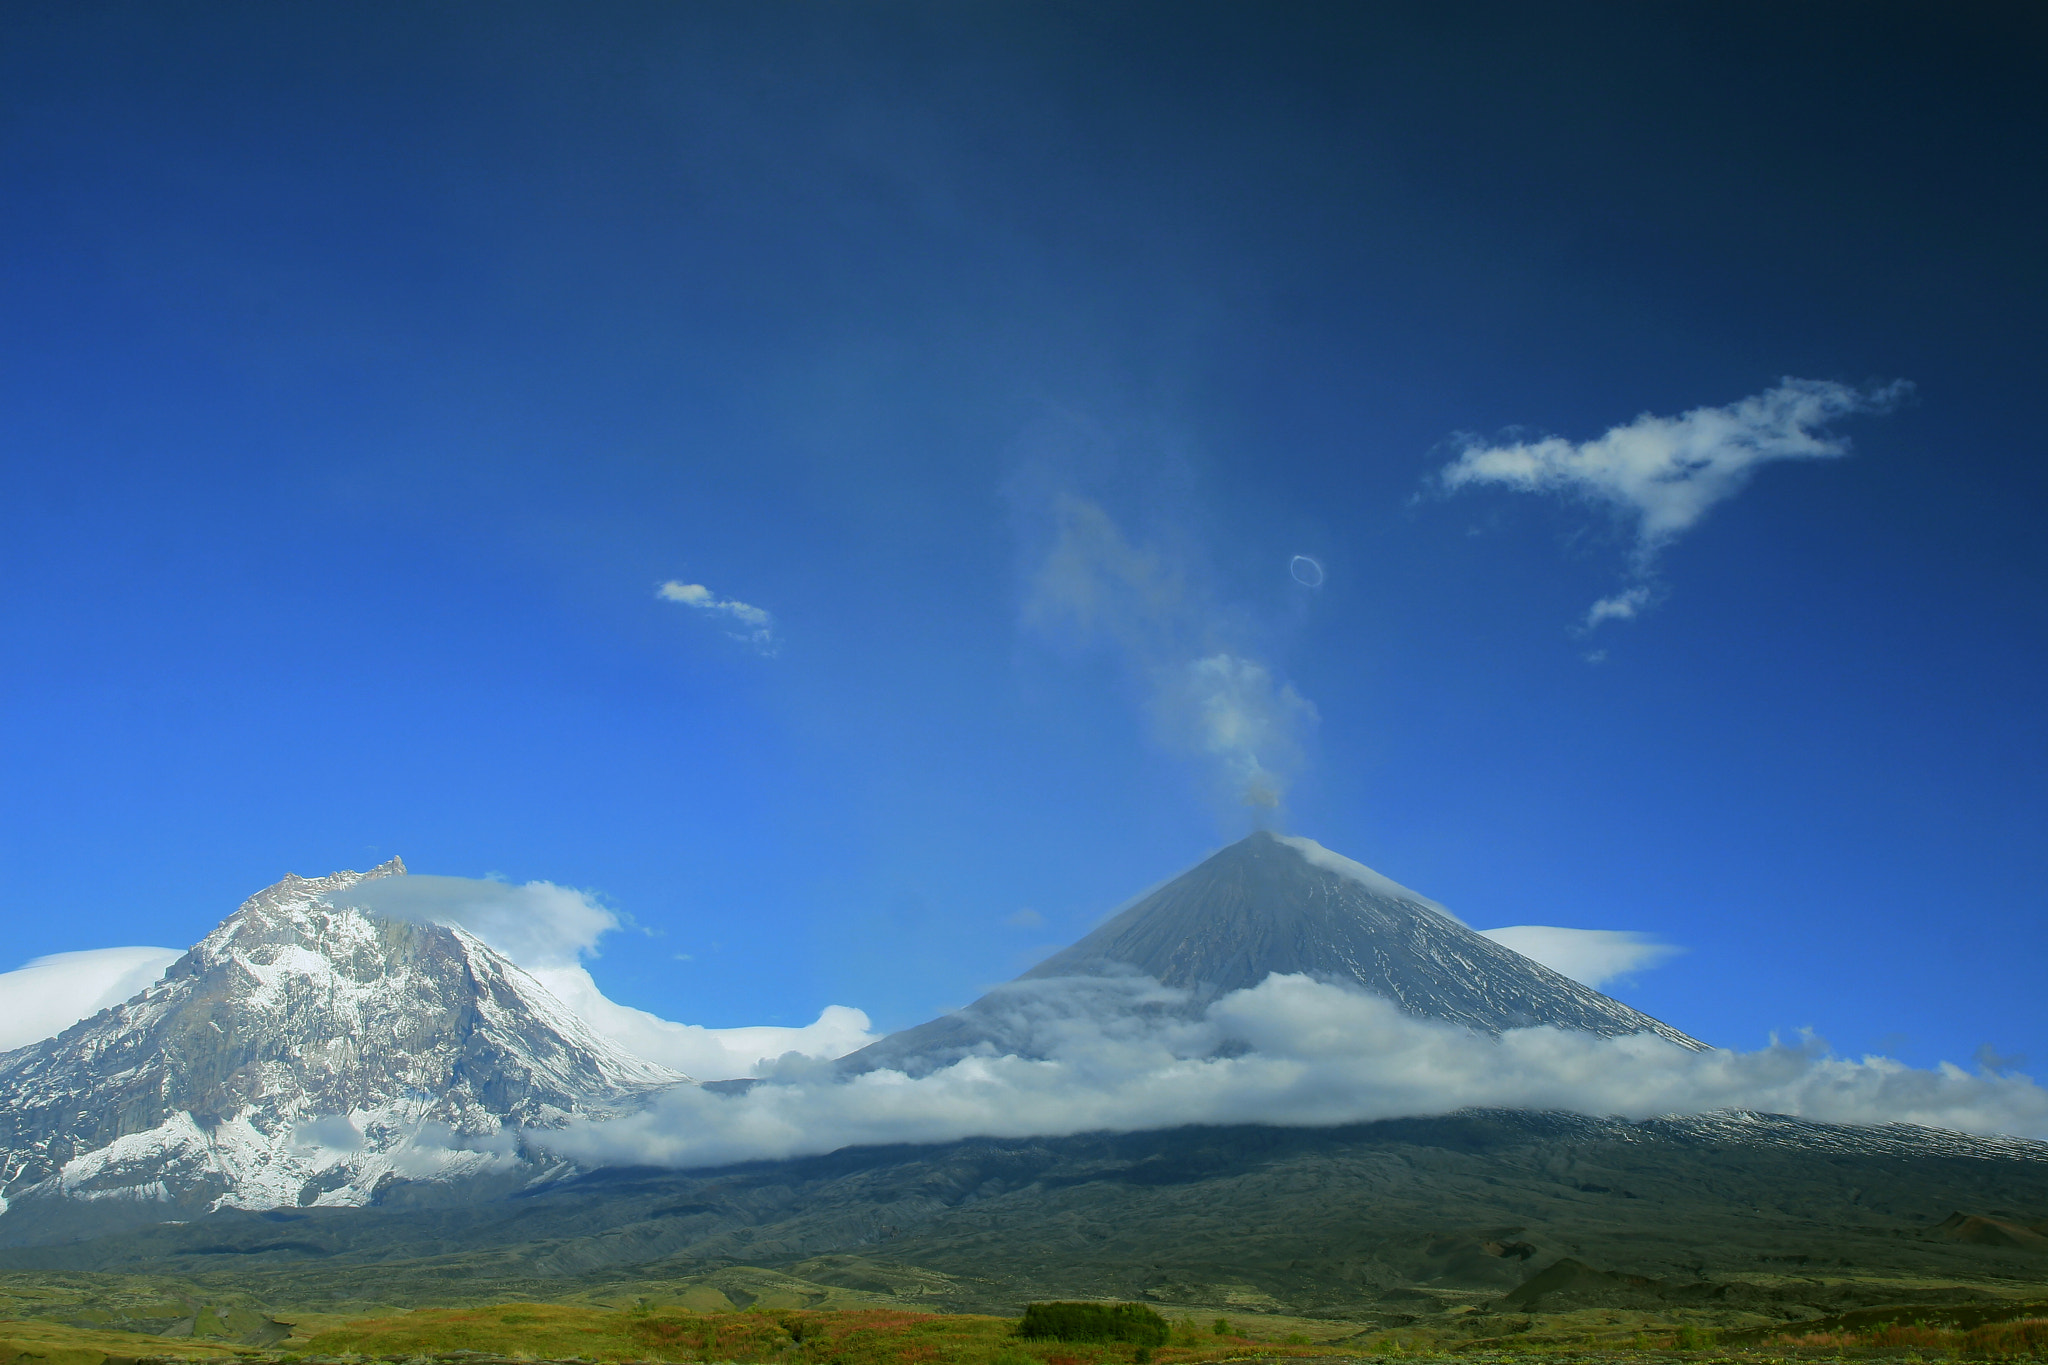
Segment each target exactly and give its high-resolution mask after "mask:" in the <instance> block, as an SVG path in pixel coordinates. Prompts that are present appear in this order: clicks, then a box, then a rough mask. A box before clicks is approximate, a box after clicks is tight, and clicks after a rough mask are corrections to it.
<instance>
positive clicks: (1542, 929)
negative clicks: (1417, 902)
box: [1479, 924, 1685, 987]
mask: <svg viewBox="0 0 2048 1365" xmlns="http://www.w3.org/2000/svg"><path fill="white" fill-rule="evenodd" d="M1479 932H1480V933H1481V934H1482V935H1484V936H1485V937H1487V938H1490V939H1492V940H1493V941H1494V942H1495V943H1498V944H1500V945H1501V946H1502V947H1504V948H1512V949H1514V950H1515V951H1516V952H1518V953H1520V954H1521V955H1522V956H1523V957H1527V958H1533V959H1535V960H1536V961H1538V962H1540V963H1542V964H1543V965H1544V966H1546V967H1548V968H1550V970H1552V971H1553V972H1560V973H1562V974H1564V975H1565V976H1568V977H1570V978H1571V979H1572V980H1574V981H1578V982H1583V983H1584V984H1585V985H1588V986H1594V987H1597V986H1599V985H1600V984H1601V983H1602V982H1604V981H1612V980H1614V979H1615V978H1617V977H1623V976H1627V975H1629V974H1630V973H1632V972H1639V971H1643V970H1645V969H1647V968H1650V967H1655V966H1657V965H1658V964H1660V963H1663V962H1667V961H1669V960H1670V959H1672V958H1674V957H1676V956H1678V954H1680V953H1682V952H1684V951H1685V949H1683V948H1681V947H1679V946H1677V945H1676V944H1672V943H1659V942H1657V941H1656V940H1655V939H1653V938H1649V937H1647V936H1646V935H1643V934H1638V933H1635V932H1633V931H1632V930H1628V929H1557V928H1553V927H1551V926H1550V925H1547V924H1516V925H1510V926H1509V927H1508V928H1505V929H1481V930H1480V931H1479Z"/></svg>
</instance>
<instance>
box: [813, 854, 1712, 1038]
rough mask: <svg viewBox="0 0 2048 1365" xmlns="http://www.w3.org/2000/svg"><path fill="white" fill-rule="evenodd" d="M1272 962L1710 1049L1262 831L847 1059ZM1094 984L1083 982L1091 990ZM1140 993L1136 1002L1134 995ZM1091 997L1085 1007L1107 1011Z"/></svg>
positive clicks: (1396, 889)
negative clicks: (1001, 982)
mask: <svg viewBox="0 0 2048 1365" xmlns="http://www.w3.org/2000/svg"><path fill="white" fill-rule="evenodd" d="M1275 972H1280V973H1302V974H1305V975H1308V976H1312V977H1316V978H1318V979H1320V980H1327V981H1336V982H1340V983H1348V984H1355V985H1358V986H1361V987H1363V988H1364V989H1366V990H1368V991H1371V992H1373V993H1375V994H1377V995H1383V996H1386V997H1387V998H1389V999H1391V1000H1393V1001H1394V1002H1395V1003H1397V1004H1398V1005H1400V1006H1401V1008H1402V1009H1404V1010H1406V1011H1408V1012H1409V1013H1410V1014H1414V1015H1418V1016H1420V1017H1422V1018H1426V1019H1442V1020H1447V1021H1449V1022H1452V1023H1458V1024H1464V1025H1466V1026H1468V1027H1471V1028H1474V1029H1478V1030H1480V1031H1482V1032H1486V1033H1494V1034H1498V1033H1500V1032H1502V1031H1503V1030H1506V1029H1513V1028H1527V1027H1529V1026H1531V1025H1535V1024H1553V1025H1556V1026H1558V1027H1560V1028H1569V1029H1581V1030H1584V1031H1586V1032H1588V1033H1597V1034H1602V1035H1607V1036H1614V1035H1620V1034H1628V1033H1654V1034H1656V1035H1658V1036H1659V1037H1661V1038H1664V1039H1666V1040H1668V1041H1670V1042H1673V1043H1677V1044H1679V1045H1680V1046H1682V1047H1688V1048H1694V1049H1699V1048H1703V1047H1704V1046H1705V1044H1703V1043H1701V1042H1699V1041H1698V1040H1697V1039H1694V1038H1691V1037H1689V1036H1687V1035H1686V1034H1684V1033H1681V1032H1679V1031H1678V1030H1677V1029H1675V1028H1672V1027H1671V1026H1670V1025H1669V1024H1665V1023H1662V1022H1660V1021H1658V1020H1656V1019H1652V1018H1651V1017H1650V1016H1649V1015H1647V1014H1643V1013H1642V1012H1640V1011H1638V1010H1633V1009H1630V1008H1629V1007H1628V1006H1627V1005H1624V1004H1622V1003H1621V1002H1620V1001H1619V1000H1615V999H1613V998H1611V997H1609V996H1605V995H1602V994H1601V993H1600V992H1599V991H1596V990H1594V989H1592V988H1591V987H1589V986H1584V985H1581V984H1580V983H1579V982H1576V981H1573V980H1572V979H1571V978H1569V977H1567V976H1563V975H1560V974H1559V973H1557V972H1554V971H1552V970H1551V969H1550V968H1548V967H1545V966H1543V965H1542V964H1541V963H1539V962H1534V961H1531V960H1530V959H1529V958H1526V957H1524V956H1522V955H1521V954H1520V953H1517V952H1515V951H1514V950H1513V949H1511V948H1507V947H1504V946H1502V945H1501V944H1498V943H1495V942H1494V941H1493V940H1492V939H1489V938H1486V937H1484V936H1483V935H1480V934H1477V933H1474V932H1473V931H1472V930H1471V929H1468V928H1466V927H1465V925H1463V924H1461V923H1459V922H1458V920H1456V919H1455V918H1453V917H1452V916H1451V915H1450V913H1449V912H1447V911H1446V910H1444V908H1443V907H1442V906H1440V905H1438V904H1436V902H1434V901H1431V900H1429V899H1427V898H1426V897H1423V896H1419V895H1417V894H1416V893H1415V892H1413V891H1410V890H1408V889H1407V888H1406V887H1403V886H1400V885H1398V884H1396V883H1394V882H1392V881H1389V880H1388V879H1387V878H1385V877H1382V876H1380V875H1379V874H1378V873H1376V872H1374V871H1372V870H1371V869H1370V868H1367V867H1365V866H1363V865H1362V864H1359V863H1355V862H1352V861H1351V860H1350V859H1348V858H1344V857H1340V856H1339V855H1337V854H1334V853H1331V852H1330V851H1329V850H1328V849H1325V848H1323V847H1322V846H1321V845H1320V844H1317V843H1315V842H1314V841H1312V840H1309V839H1294V838H1285V837H1281V836H1278V835H1273V834H1268V833H1265V832H1263V831H1261V832H1259V833H1256V834H1253V835H1251V836H1250V837H1249V838H1246V839H1242V840H1240V841H1239V842H1237V843H1235V844H1232V845H1231V846H1230V847H1228V848H1226V849H1224V850H1223V851H1222V852H1220V853H1218V854H1216V855H1215V856H1213V857H1211V858H1210V859H1208V860H1207V861H1206V862H1203V863H1201V864H1199V865H1198V866H1196V867H1194V868H1193V869H1191V870H1189V871H1188V872H1186V873H1183V874H1182V875H1181V876H1179V877H1177V878H1175V879H1174V880H1173V881H1171V882H1168V883H1167V884H1166V885H1165V886H1163V887H1160V888H1159V889H1158V890H1157V891H1154V892H1152V893H1151V894H1150V895H1148V896H1146V897H1144V898H1143V899H1142V900H1140V901H1138V902H1137V903H1136V904H1135V905H1132V906H1131V907H1130V908H1128V909H1126V910H1125V911H1123V913H1121V914H1119V915H1117V916H1116V917H1115V918H1114V919H1112V920H1110V921H1109V922H1108V923H1107V924H1104V925H1103V926H1102V927H1101V928H1099V929H1097V930H1095V932H1093V933H1091V934H1089V935H1088V936H1087V937H1086V938H1084V939H1082V940H1081V941H1080V942H1078V943H1076V944H1074V945H1073V946H1072V947H1070V948H1067V949H1065V950H1064V951H1062V952H1059V953H1055V954H1054V955H1053V956H1051V957H1049V958H1047V959H1046V960H1045V961H1043V962H1041V963H1039V964H1038V965H1037V966H1036V967H1033V968H1032V969H1031V970H1030V971H1028V972H1025V973H1024V974H1023V975H1022V976H1020V977H1018V978H1017V980H1016V981H1015V982H1013V983H1011V985H1009V986H1006V987H1003V988H1002V989H1000V990H997V991H994V992H991V993H990V994H988V995H985V996H983V997H982V998H981V999H979V1000H977V1001H975V1002H974V1003H973V1004H972V1005H969V1006H967V1007H966V1008H965V1009H962V1010H959V1011H956V1012H955V1013H953V1014H949V1015H946V1016H944V1017H943V1018H939V1019H934V1020H932V1021H930V1022H929V1023H924V1024H920V1025H918V1026H917V1027H915V1028H910V1029H905V1030H903V1031H902V1032H900V1033H893V1034H891V1035H889V1036H888V1037H887V1038H884V1039H882V1040H881V1041H880V1042H878V1043H874V1044H871V1045H870V1046H868V1047H866V1048H863V1049H862V1050H861V1051H859V1052H856V1053H854V1054H852V1055H851V1056H849V1057H846V1058H843V1059H841V1061H840V1067H841V1068H842V1069H843V1070H845V1071H849V1072H860V1071H871V1070H876V1069H878V1068H882V1067H889V1068H895V1069H902V1070H908V1071H911V1072H913V1073H918V1072H924V1071H929V1070H931V1069H933V1068H935V1067H939V1066H944V1065H946V1064H948V1063H949V1062H952V1061H954V1060H957V1059H958V1058H960V1057H962V1056H965V1055H968V1054H970V1053H974V1052H980V1051H987V1052H994V1053H1006V1052H1021V1053H1026V1054H1027V1055H1028V1053H1029V1050H1030V1048H1031V1047H1032V1042H1031V1038H1030V1033H1031V1026H1032V1024H1033V1023H1034V1022H1035V1020H1036V1019H1037V1018H1040V1017H1042V1016H1043V1013H1044V1009H1043V1005H1042V997H1040V996H1039V995H1038V994H1037V992H1035V991H1034V989H1033V985H1032V983H1042V982H1052V981H1066V980H1073V979H1076V978H1081V979H1087V978H1095V979H1099V980H1102V981H1104V982H1108V983H1114V982H1117V981H1118V980H1119V979H1124V980H1128V979H1129V978H1132V977H1134V976H1135V977H1139V978H1151V979H1152V980H1155V981H1158V982H1159V983H1160V984H1162V985H1164V986H1167V987H1171V988H1174V989H1176V990H1179V991H1185V992H1187V1006H1184V1007H1194V1008H1199V1007H1200V1006H1202V1005H1205V1004H1207V1003H1208V1002H1210V1001H1212V1000H1215V999H1216V998H1218V997H1219V996H1222V995H1224V994H1227V993H1228V992H1230V991H1235V990H1243V989H1246V988H1248V987H1251V986H1256V985H1258V984H1259V982H1261V981H1263V980H1265V979H1266V978H1267V977H1268V976H1270V975H1272V974H1273V973H1275ZM1083 994H1085V992H1084V993H1083ZM1126 998H1128V997H1126ZM1108 999H1109V993H1108V992H1105V994H1104V995H1103V996H1101V997H1099V1000H1100V1001H1101V1002H1102V1003H1087V1004H1083V1005H1080V1006H1078V1007H1079V1008H1098V1009H1099V1008H1102V1007H1104V1004H1106V1003H1107V1001H1108Z"/></svg>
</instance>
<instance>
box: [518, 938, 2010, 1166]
mask: <svg viewBox="0 0 2048 1365" xmlns="http://www.w3.org/2000/svg"><path fill="white" fill-rule="evenodd" d="M1128 984H1129V987H1130V990H1129V991H1128V992H1126V994H1130V995H1131V998H1130V999H1128V1000H1126V999H1121V997H1120V996H1119V993H1118V992H1117V991H1116V990H1115V989H1113V988H1112V987H1113V983H1105V982H1103V981H1099V980H1091V981H1086V982H1070V983H1048V982H1039V983H1032V986H1033V988H1032V989H1031V990H1029V991H1024V992H1020V993H1019V998H1018V1001H1017V1008H1016V1010H1015V1012H1014V1018H1013V1020H1012V1021H1011V1022H1012V1024H1013V1026H1014V1028H1015V1029H1017V1030H1022V1031H1023V1032H1024V1033H1027V1034H1030V1035H1031V1037H1032V1043H1033V1050H1035V1051H1039V1052H1040V1053H1042V1056H1043V1059H1042V1060H1030V1059H1026V1058H1025V1057H1022V1056H999V1057H998V1056H973V1057H968V1058H966V1059H964V1060H962V1061H960V1062H957V1063H955V1064H954V1065H952V1066H948V1067H945V1068H943V1069H941V1070H937V1071H934V1072H932V1073H930V1074H928V1075H925V1076H922V1077H919V1078H916V1079H912V1078H910V1077H908V1076H906V1075H904V1074H903V1073H902V1072H898V1071H875V1072H869V1073H866V1074H864V1075H860V1076H856V1077H854V1078H852V1079H850V1080H840V1079H837V1078H836V1077H835V1076H834V1075H832V1074H831V1073H830V1072H829V1071H828V1070H825V1069H821V1068H820V1067H818V1066H815V1065H813V1066H810V1067H802V1066H796V1065H790V1066H785V1067H782V1068H779V1069H777V1070H776V1071H775V1072H773V1073H772V1075H771V1079H770V1081H769V1082H768V1083H767V1084H763V1085H758V1086H755V1087H753V1088H752V1089H750V1090H749V1091H747V1092H746V1093H745V1094H743V1095H721V1094H717V1093H710V1092H706V1091H704V1090H702V1089H700V1088H697V1087H693V1086H686V1087H681V1088H679V1089H676V1090H673V1091H669V1092H666V1093H665V1094H663V1095H662V1096H661V1097H660V1098H659V1099H658V1100H657V1101H656V1102H655V1104H654V1107H653V1108H652V1109H650V1110H649V1111H648V1112H646V1113H643V1114H638V1115H634V1116H632V1117H629V1118H624V1119H618V1120H614V1121H610V1122H583V1123H578V1124H575V1125H572V1126H571V1127H570V1128H568V1129H566V1130H561V1131H555V1132H535V1133H531V1134H529V1135H528V1136H529V1138H530V1140H532V1141H534V1142H536V1143H539V1144H541V1145H543V1146H546V1147H548V1148H551V1149H553V1150H555V1151H558V1152H560V1153H562V1154H563V1155H565V1156H569V1157H571V1158H573V1159H576V1160H582V1161H592V1162H636V1163H637V1162H654V1163H660V1164H668V1165H675V1166H700V1165H715V1164H718V1163H722V1162H730V1161H739V1160H748V1159H758V1158H777V1157H788V1156H799V1155H807V1154H815V1153H821V1152H827V1151H832V1150H834V1149H836V1148H839V1147H843V1146H848V1145H851V1144H860V1143H893V1142H944V1141H951V1140H954V1139H958V1138H964V1137H973V1136H989V1137H1025V1136H1056V1135H1060V1134H1066V1133H1078V1132H1088V1131H1096V1130H1105V1129H1106V1130H1112V1131H1137V1130H1143V1129H1153V1128H1165V1127H1172V1126H1175V1125H1179V1124H1191V1123H1268V1124H1287V1125H1324V1124H1337V1123H1353V1122H1363V1121H1367V1120H1371V1119H1380V1118H1393V1117H1400V1116H1406V1115H1423V1114H1441V1113H1448V1112H1451V1111H1453V1110H1457V1109H1461V1108H1466V1107H1471V1106H1490V1107H1506V1108H1517V1109H1564V1110H1575V1111H1579V1112H1584V1113H1592V1114H1615V1115H1621V1116H1626V1117H1634V1118H1641V1117H1649V1116H1652V1115H1658V1114H1683V1113H1699V1112H1705V1111H1710V1110H1716V1109H1725V1108H1744V1109H1757V1110H1763V1111H1766V1112H1773V1113H1783V1114H1797V1115H1803V1116H1806V1117H1809V1118H1815V1119H1820V1120H1825V1121H1829V1122H1837V1123H1888V1122H1900V1121H1902V1122H1908V1123H1918V1124H1924V1125H1927V1126H1930V1127H1939V1128H1949V1129H1956V1130H1961V1131H1965V1132H1979V1133H2014V1134H2020V1135H2023V1136H2035V1137H2048V1091H2044V1090H2043V1089H2041V1087H2039V1086H2037V1085H2035V1084H2034V1083H2033V1081H2031V1080H2030V1079H2028V1078H2027V1077H2025V1076H2020V1075H2015V1074H2010V1073H2008V1074H1979V1075H1972V1074H1971V1073H1969V1072H1966V1071H1964V1070H1962V1069H1961V1068H1959V1067H1955V1066H1951V1065H1948V1064H1946V1063H1944V1064H1943V1065H1941V1066H1939V1067H1936V1068H1934V1069H1931V1070H1916V1069H1914V1068H1911V1067H1907V1066H1905V1065H1903V1064H1902V1063H1899V1062H1896V1061H1893V1060H1891V1059H1889V1058H1884V1057H1865V1058H1862V1059H1860V1060H1858V1059H1850V1058H1844V1057H1837V1056H1835V1055H1834V1054H1833V1053H1832V1052H1830V1051H1829V1050H1828V1049H1827V1047H1826V1045H1825V1044H1823V1043H1821V1042H1819V1041H1818V1040H1815V1039H1810V1038H1809V1039H1804V1040H1802V1041H1801V1042H1798V1043H1793V1044H1781V1043H1776V1042H1774V1043H1773V1044H1772V1045H1771V1046H1770V1047H1767V1048H1763V1049H1761V1050H1759V1051H1755V1052H1746V1053H1745V1052H1734V1051H1729V1050H1726V1049H1713V1050H1710V1051H1707V1052H1700V1053H1694V1052H1689V1051H1687V1050H1685V1049H1683V1048H1680V1047H1678V1046H1676V1045H1674V1044H1671V1043H1666V1042H1664V1041H1662V1040H1661V1039H1659V1038H1657V1037H1655V1036H1654V1035H1650V1034H1637V1035H1634V1036H1631V1037H1626V1038H1602V1037H1598V1036H1595V1035H1593V1034H1590V1033H1581V1032H1576V1031H1572V1030H1565V1029H1558V1028H1550V1027H1543V1028H1531V1029H1519V1030H1514V1031H1511V1032H1509V1033H1507V1034H1505V1035H1503V1036H1502V1037H1500V1038H1499V1039H1493V1038H1490V1037H1486V1036H1483V1035H1478V1034H1474V1033H1471V1032H1469V1031H1467V1030H1465V1029H1462V1028H1458V1027H1456V1026H1453V1025H1449V1024H1443V1023H1438V1022H1434V1021H1429V1020H1422V1019H1417V1018H1415V1017H1414V1016H1412V1015H1408V1014H1404V1013H1403V1012H1402V1011H1401V1010H1400V1009H1398V1008H1397V1007H1396V1006H1395V1005H1394V1004H1393V1003H1392V1002H1391V1001H1388V1000H1385V999H1382V998H1380V997H1377V996H1371V995H1366V994H1363V993H1360V992H1356V991H1351V990H1346V989H1343V988H1341V987H1338V986H1335V985H1329V984H1325V983H1320V982H1316V981H1312V980H1310V979H1309V978H1307V977H1303V976H1273V977H1269V978H1267V979H1266V980H1265V981H1264V982H1262V983H1261V984H1260V985H1258V986H1256V987H1253V988H1251V989H1249V990H1243V991H1238V992H1234V993H1233V994H1231V995H1228V996H1225V997H1224V998H1223V999H1222V1000H1220V1001H1218V1002H1216V1003H1215V1004H1214V1005H1212V1006H1211V1007H1210V1008H1209V1009H1208V1010H1207V1011H1206V1012H1205V1013H1204V1014H1203V1015H1202V1016H1201V1017H1199V1018H1193V1019H1190V1018H1186V1017H1180V1016H1177V1015H1176V1014H1175V1013H1174V1012H1173V1011H1172V1010H1162V1009H1158V1008H1151V1009H1142V1010H1137V1009H1132V1008H1131V1006H1132V1005H1135V1004H1143V1003H1146V1002H1151V1003H1152V1004H1154V1005H1155V1006H1156V1005H1157V1004H1158V1003H1161V1002H1160V1001H1158V1000H1154V997H1158V996H1161V993H1162V992H1163V991H1164V988H1162V987H1159V986H1158V984H1157V983H1145V982H1132V983H1128ZM1062 986H1070V987H1072V988H1073V989H1074V990H1075V991H1076V995H1075V997H1074V999H1072V1000H1070V1001H1068V1002H1065V1007H1062V1006H1061V1003H1060V1002H1059V1001H1058V1000H1057V999H1056V993H1057V991H1058V989H1059V988H1060V987H1062ZM1165 994H1167V995H1170V994H1172V993H1171V992H1165ZM1104 1005H1114V1006H1116V1008H1115V1009H1113V1010H1110V1011H1108V1012H1105V1009H1104V1008H1103V1006H1104Z"/></svg>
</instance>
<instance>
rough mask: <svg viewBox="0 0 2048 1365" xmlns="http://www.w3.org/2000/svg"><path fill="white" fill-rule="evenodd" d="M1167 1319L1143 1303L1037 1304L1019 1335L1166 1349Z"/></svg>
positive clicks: (1028, 1309)
mask: <svg viewBox="0 0 2048 1365" xmlns="http://www.w3.org/2000/svg"><path fill="white" fill-rule="evenodd" d="M1168 1331H1169V1329H1168V1327H1167V1323H1166V1319H1165V1318H1162V1317H1160V1316H1159V1314H1157V1313H1155V1312H1153V1311H1152V1310H1151V1309H1150V1308H1147V1307H1146V1306H1145V1305H1143V1304H1141V1303H1034V1304H1031V1305H1029V1306H1028V1307H1026V1308H1025V1310H1024V1320H1023V1321H1022V1322H1020V1323H1018V1324H1017V1335H1018V1336H1020V1337H1025V1338H1028V1339H1034V1340H1040V1341H1127V1342H1129V1343H1130V1344H1131V1345H1133V1346H1164V1345H1165V1344H1166V1338H1167V1334H1168Z"/></svg>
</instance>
